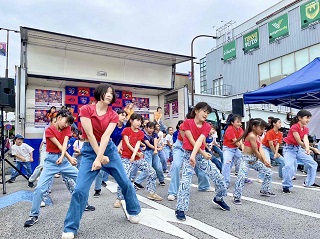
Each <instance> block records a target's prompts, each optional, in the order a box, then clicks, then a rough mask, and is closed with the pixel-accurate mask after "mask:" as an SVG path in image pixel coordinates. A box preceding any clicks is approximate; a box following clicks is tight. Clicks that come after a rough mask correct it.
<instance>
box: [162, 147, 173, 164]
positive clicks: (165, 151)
mask: <svg viewBox="0 0 320 239" xmlns="http://www.w3.org/2000/svg"><path fill="white" fill-rule="evenodd" d="M163 151H164V153H165V154H166V161H167V160H168V159H169V158H170V157H172V150H171V148H170V147H169V146H167V145H166V146H165V147H164V148H163Z"/></svg>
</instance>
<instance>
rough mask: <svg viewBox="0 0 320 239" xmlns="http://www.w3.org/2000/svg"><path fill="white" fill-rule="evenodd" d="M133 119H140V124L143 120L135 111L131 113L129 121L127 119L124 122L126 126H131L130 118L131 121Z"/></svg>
mask: <svg viewBox="0 0 320 239" xmlns="http://www.w3.org/2000/svg"><path fill="white" fill-rule="evenodd" d="M135 119H137V120H140V121H141V124H142V122H143V117H142V115H139V114H137V113H133V114H132V115H131V116H130V119H129V121H128V122H127V124H126V127H131V120H132V121H133V120H135Z"/></svg>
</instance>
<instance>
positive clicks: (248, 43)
mask: <svg viewBox="0 0 320 239" xmlns="http://www.w3.org/2000/svg"><path fill="white" fill-rule="evenodd" d="M258 48H259V29H258V28H257V29H255V30H253V31H251V32H249V33H247V34H245V35H244V36H243V51H244V53H247V52H248V51H250V50H252V49H258Z"/></svg>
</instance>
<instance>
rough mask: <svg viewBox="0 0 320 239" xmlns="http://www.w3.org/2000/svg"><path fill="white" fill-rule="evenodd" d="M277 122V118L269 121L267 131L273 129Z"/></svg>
mask: <svg viewBox="0 0 320 239" xmlns="http://www.w3.org/2000/svg"><path fill="white" fill-rule="evenodd" d="M279 120H280V119H279V118H273V119H272V120H271V124H270V127H269V129H268V130H270V129H273V127H274V125H275V124H276V123H277V122H278V121H279Z"/></svg>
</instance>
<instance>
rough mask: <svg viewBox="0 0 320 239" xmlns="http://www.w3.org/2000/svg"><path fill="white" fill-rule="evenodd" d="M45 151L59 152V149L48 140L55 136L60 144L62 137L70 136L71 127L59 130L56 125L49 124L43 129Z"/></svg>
mask: <svg viewBox="0 0 320 239" xmlns="http://www.w3.org/2000/svg"><path fill="white" fill-rule="evenodd" d="M45 135H46V144H47V150H46V151H47V152H49V153H61V151H60V149H59V148H58V147H57V146H56V145H55V144H54V143H53V142H52V141H51V140H50V138H56V139H57V140H58V141H59V143H60V144H61V145H63V141H64V138H65V137H66V136H68V137H71V135H72V133H71V127H70V126H68V127H65V128H64V129H63V130H61V131H59V130H58V129H57V128H56V126H54V125H51V126H50V127H49V128H47V129H46V131H45Z"/></svg>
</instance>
